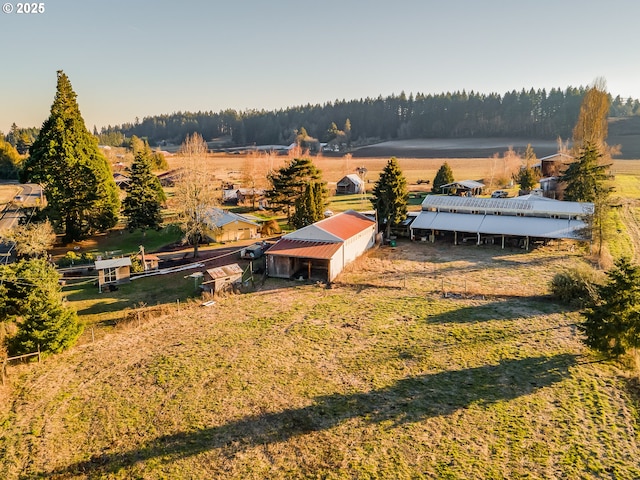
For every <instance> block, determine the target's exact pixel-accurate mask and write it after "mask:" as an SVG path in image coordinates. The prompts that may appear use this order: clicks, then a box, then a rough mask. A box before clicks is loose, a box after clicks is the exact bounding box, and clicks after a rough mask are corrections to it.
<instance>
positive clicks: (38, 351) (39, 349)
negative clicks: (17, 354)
mask: <svg viewBox="0 0 640 480" xmlns="http://www.w3.org/2000/svg"><path fill="white" fill-rule="evenodd" d="M38 363H40V344H38Z"/></svg>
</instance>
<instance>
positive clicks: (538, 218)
mask: <svg viewBox="0 0 640 480" xmlns="http://www.w3.org/2000/svg"><path fill="white" fill-rule="evenodd" d="M591 214H593V204H592V203H584V202H561V201H559V200H552V199H548V198H544V197H538V196H534V195H526V196H522V197H516V198H513V199H492V198H459V197H458V198H455V197H453V198H452V197H442V196H431V197H427V198H426V199H425V200H424V202H423V204H422V211H421V212H420V214H419V215H418V217H417V218H416V219H415V221H414V222H413V223H412V224H411V238H412V239H413V240H422V241H426V240H429V241H431V242H434V241H435V239H436V236H438V235H442V234H443V233H444V232H449V233H453V236H454V243H455V244H458V243H459V239H460V237H461V238H462V242H467V241H469V240H475V243H476V244H478V245H479V244H481V243H495V240H496V239H500V241H501V244H502V248H504V246H505V240H507V239H509V238H514V237H516V238H518V239H522V240H523V242H524V246H525V248H529V244H530V241H531V239H574V240H588V239H589V238H588V237H589V234H588V223H587V222H588V216H589V215H591Z"/></svg>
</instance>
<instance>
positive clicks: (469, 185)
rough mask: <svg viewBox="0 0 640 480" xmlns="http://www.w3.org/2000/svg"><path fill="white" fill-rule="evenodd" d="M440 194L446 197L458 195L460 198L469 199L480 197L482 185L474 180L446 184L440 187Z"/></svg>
mask: <svg viewBox="0 0 640 480" xmlns="http://www.w3.org/2000/svg"><path fill="white" fill-rule="evenodd" d="M440 190H441V191H442V193H446V194H447V195H458V196H461V197H471V196H475V195H481V194H482V191H483V190H484V183H480V182H476V181H475V180H461V181H459V182H453V183H447V184H446V185H442V186H441V187H440Z"/></svg>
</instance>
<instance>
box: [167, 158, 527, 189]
mask: <svg viewBox="0 0 640 480" xmlns="http://www.w3.org/2000/svg"><path fill="white" fill-rule="evenodd" d="M294 156H295V155H291V156H287V155H268V154H258V153H255V154H249V155H228V154H209V155H207V156H206V157H205V158H203V159H202V160H201V161H199V164H200V165H202V167H203V168H204V169H205V170H206V171H207V172H209V173H212V174H213V175H216V177H218V178H220V179H221V180H223V181H231V182H236V183H242V181H243V177H244V176H245V172H247V171H250V172H253V177H254V178H255V179H257V180H258V183H260V184H262V185H264V184H265V178H266V174H267V172H269V171H270V170H273V169H278V168H280V167H282V166H283V165H284V164H285V162H287V161H288V160H290V159H291V158H294ZM311 158H312V159H313V162H314V164H315V165H316V166H317V167H318V168H319V169H320V170H321V171H322V174H323V178H324V180H325V181H326V182H327V183H328V184H329V186H332V185H333V186H335V183H336V182H337V181H338V180H340V179H341V178H342V177H343V176H344V175H347V174H349V173H355V170H356V168H358V167H365V168H366V169H367V170H368V172H367V175H366V177H365V179H366V180H367V181H368V182H370V183H371V185H369V186H368V188H373V183H374V182H375V181H376V180H377V179H378V176H379V174H380V172H381V171H382V170H383V169H384V167H385V165H386V164H387V162H388V160H389V159H388V158H379V157H371V158H352V157H350V156H345V157H324V156H312V157H311ZM186 162H187V159H185V158H184V157H181V156H180V155H173V156H170V157H168V158H167V163H168V164H169V167H170V168H171V169H173V168H180V167H181V166H183V165H184V164H185V163H186ZM398 162H399V164H400V168H401V169H402V172H403V174H404V175H405V177H406V178H407V182H408V183H409V184H410V185H411V186H412V188H414V189H416V190H426V189H429V190H430V188H431V187H430V186H429V185H417V182H418V180H429V181H432V180H433V178H434V177H435V175H436V172H437V171H438V169H439V168H440V166H442V164H443V163H444V162H448V163H449V165H450V166H451V168H452V170H453V173H454V175H455V178H456V179H457V180H480V179H487V178H489V177H491V176H492V174H493V176H494V177H495V179H498V178H506V179H509V178H510V177H511V174H512V173H513V172H514V171H515V170H516V168H518V166H519V162H518V161H515V160H514V159H509V158H508V159H504V158H500V159H497V160H496V159H489V158H473V159H469V158H400V157H398Z"/></svg>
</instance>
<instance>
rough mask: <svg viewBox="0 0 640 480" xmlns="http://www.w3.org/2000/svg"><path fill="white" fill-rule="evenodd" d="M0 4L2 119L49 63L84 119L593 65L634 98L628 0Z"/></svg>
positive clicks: (590, 75) (35, 94)
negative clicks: (32, 8) (28, 9)
mask: <svg viewBox="0 0 640 480" xmlns="http://www.w3.org/2000/svg"><path fill="white" fill-rule="evenodd" d="M2 3H3V8H2V12H0V45H1V51H2V56H1V58H2V69H1V70H0V131H3V132H7V131H8V130H9V127H10V126H11V124H12V123H14V122H15V123H16V124H17V125H18V126H20V127H34V126H35V127H40V126H41V125H42V122H43V121H44V120H45V119H46V117H47V116H48V115H49V110H50V108H51V104H52V102H53V98H54V95H55V88H56V71H57V70H63V71H64V72H65V73H66V74H67V76H68V77H69V79H70V80H71V84H72V85H73V88H74V90H75V92H76V93H77V95H78V103H79V105H80V111H81V112H82V115H83V118H84V120H85V123H86V124H87V127H88V128H89V129H93V126H94V125H95V126H97V127H98V129H100V128H101V127H103V126H107V125H117V124H121V123H125V122H133V121H134V120H135V118H136V117H138V118H139V119H143V118H144V117H146V116H152V115H160V114H170V113H174V112H178V111H209V110H211V111H214V112H217V111H220V110H225V109H229V108H230V109H235V110H247V109H269V110H270V109H280V108H286V107H290V106H296V105H305V104H308V103H311V104H316V103H321V104H322V103H325V102H330V101H335V100H342V99H346V100H351V99H360V98H365V97H378V96H379V95H382V96H383V97H386V96H388V95H391V94H400V93H401V92H402V91H404V92H405V93H406V94H407V95H408V94H409V93H414V94H416V93H418V92H419V93H424V94H429V93H431V94H438V93H443V92H454V91H462V90H466V91H467V92H470V91H472V90H473V91H475V92H480V93H492V92H495V93H499V94H504V93H505V92H508V91H511V90H518V91H519V90H522V89H523V88H525V89H527V90H529V89H530V88H534V89H536V90H537V89H539V88H546V89H547V90H549V89H551V88H561V89H563V90H564V89H565V88H567V87H568V86H572V87H578V86H588V85H589V84H591V83H592V82H593V81H594V80H595V79H596V78H599V77H602V78H604V79H605V80H606V84H607V87H608V90H609V92H610V93H611V94H612V95H613V96H617V95H620V96H622V97H633V98H640V62H638V61H637V49H638V47H639V46H640V28H638V23H637V22H638V20H637V19H638V18H640V2H638V1H637V0H607V1H606V2H604V1H599V0H591V1H589V2H586V1H584V0H536V1H532V0H394V1H391V0H385V1H380V0H323V1H314V2H309V1H304V0H298V1H289V0H268V1H267V0H235V1H233V0H225V1H218V0H182V1H179V0H173V1H168V0H127V1H125V0H99V1H98V0H45V1H44V2H42V6H43V9H44V12H42V13H31V14H25V13H23V14H19V13H17V10H18V9H19V8H20V6H19V5H18V3H19V2H15V1H13V0H11V1H9V2H6V1H5V0H2ZM38 3H39V2H38ZM7 5H8V6H7ZM9 9H11V10H13V11H12V12H11V13H4V12H6V10H9ZM23 10H24V8H23Z"/></svg>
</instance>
